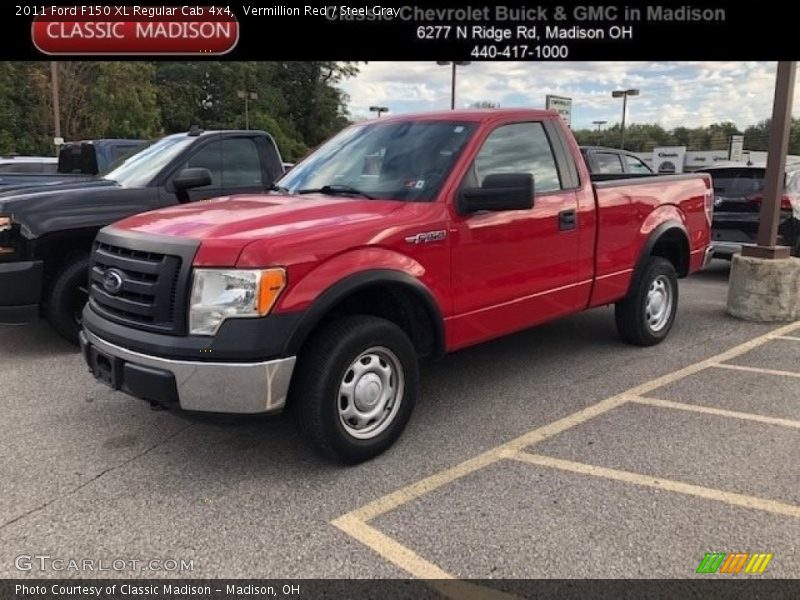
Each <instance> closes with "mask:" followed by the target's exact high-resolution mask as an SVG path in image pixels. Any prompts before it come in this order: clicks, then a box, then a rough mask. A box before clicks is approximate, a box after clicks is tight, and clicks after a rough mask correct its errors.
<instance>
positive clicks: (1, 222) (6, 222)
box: [0, 217, 14, 232]
mask: <svg viewBox="0 0 800 600" xmlns="http://www.w3.org/2000/svg"><path fill="white" fill-rule="evenodd" d="M13 224H14V221H12V220H11V217H0V232H2V231H8V230H10V229H11V226H12V225H13Z"/></svg>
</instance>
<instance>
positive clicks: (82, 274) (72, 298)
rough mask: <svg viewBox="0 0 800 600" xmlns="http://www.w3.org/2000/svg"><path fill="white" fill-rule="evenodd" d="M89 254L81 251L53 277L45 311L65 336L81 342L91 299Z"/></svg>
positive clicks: (51, 321) (75, 342) (50, 320)
mask: <svg viewBox="0 0 800 600" xmlns="http://www.w3.org/2000/svg"><path fill="white" fill-rule="evenodd" d="M88 287H89V257H88V256H87V255H85V254H79V255H76V256H74V257H73V258H71V259H70V260H68V261H67V262H65V263H64V264H63V265H62V266H61V268H59V270H58V272H57V273H56V274H55V276H54V277H53V281H52V284H51V285H50V290H49V293H48V295H47V298H46V305H45V315H46V317H47V320H48V321H49V322H50V325H52V326H53V329H55V330H56V331H57V332H58V333H59V334H60V335H61V337H63V338H64V339H65V340H67V341H68V342H71V343H73V344H75V345H76V346H77V345H78V332H79V331H80V329H81V321H82V315H83V307H84V306H86V302H87V301H88V300H89V291H88Z"/></svg>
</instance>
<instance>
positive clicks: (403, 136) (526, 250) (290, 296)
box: [81, 109, 713, 463]
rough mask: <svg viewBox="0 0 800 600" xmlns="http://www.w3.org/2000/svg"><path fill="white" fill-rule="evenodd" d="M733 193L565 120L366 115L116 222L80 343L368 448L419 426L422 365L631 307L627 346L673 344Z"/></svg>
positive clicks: (312, 432)
mask: <svg viewBox="0 0 800 600" xmlns="http://www.w3.org/2000/svg"><path fill="white" fill-rule="evenodd" d="M712 204H713V194H712V188H711V181H710V178H709V177H708V176H707V175H674V176H666V177H664V176H661V177H655V176H654V177H637V178H636V179H631V180H624V179H623V180H616V181H606V182H602V183H593V182H592V180H591V178H590V176H589V173H588V171H587V168H586V165H585V164H584V162H583V160H582V158H581V154H580V151H579V149H578V146H577V144H576V143H575V140H574V139H573V137H572V135H571V133H570V132H569V130H568V129H566V128H565V126H564V125H563V122H562V120H561V119H560V118H559V117H558V115H557V114H556V113H553V112H548V111H539V110H521V109H520V110H490V111H480V110H469V111H452V112H446V113H430V114H420V115H411V116H409V115H403V116H395V117H391V118H384V119H380V120H375V121H371V122H367V123H359V124H356V125H353V126H351V127H350V128H348V129H346V130H344V131H343V132H342V133H340V134H338V135H337V136H335V137H334V138H333V139H332V140H331V141H329V142H327V143H325V144H324V145H322V146H321V147H320V148H318V149H317V150H316V151H315V152H314V153H312V154H311V155H310V156H309V157H308V158H306V159H305V160H303V161H302V162H301V163H300V164H298V165H297V166H295V167H294V168H293V169H292V170H291V171H290V172H289V173H288V174H287V175H286V176H285V177H283V178H282V179H281V180H280V181H278V183H277V185H276V187H275V191H274V193H268V194H258V195H238V196H234V197H228V198H222V199H216V200H210V201H208V202H203V203H199V204H194V205H184V206H178V207H174V208H169V209H164V210H158V211H154V212H149V213H145V214H141V215H138V216H135V217H132V218H129V219H126V220H123V221H121V222H119V223H116V224H114V225H111V226H109V227H106V228H104V229H103V230H102V231H100V233H99V234H98V236H97V239H96V241H95V243H94V250H93V253H92V256H91V260H90V270H91V289H90V300H89V303H88V304H87V306H86V308H85V310H84V318H83V331H82V333H81V345H82V349H83V352H84V356H85V359H86V361H87V363H88V365H89V367H90V369H91V371H92V372H93V374H94V375H95V377H96V378H98V379H99V380H100V381H101V382H104V383H106V384H107V385H110V386H111V387H112V388H114V389H119V390H122V391H124V392H126V393H128V394H130V395H133V396H137V397H139V398H143V399H145V400H148V401H150V402H152V403H157V404H160V405H163V406H166V407H175V408H179V409H183V410H187V411H210V412H221V413H269V412H273V411H277V410H280V409H282V408H284V407H285V406H286V407H288V408H289V409H290V410H291V411H293V412H294V414H295V416H296V418H297V422H298V424H299V427H300V429H301V431H302V432H303V433H304V435H305V436H306V437H307V439H308V440H310V442H311V443H312V444H313V445H314V446H315V447H316V448H318V449H319V450H320V451H322V452H323V453H325V454H327V455H329V456H331V457H333V458H334V459H337V460H340V461H344V462H351V463H352V462H359V461H363V460H366V459H369V458H371V457H373V456H375V455H377V454H379V453H380V452H382V451H383V450H385V449H386V448H387V447H389V446H390V445H391V444H392V443H393V442H394V441H395V439H397V437H398V436H399V435H400V433H401V431H402V430H403V428H404V427H405V425H406V423H407V421H408V420H409V417H410V415H411V411H412V409H413V407H414V404H415V402H416V401H417V397H418V395H419V375H418V361H420V360H424V359H435V358H438V357H441V356H442V355H444V354H446V353H448V352H453V351H455V350H459V349H462V348H466V347H468V346H472V345H474V344H478V343H480V342H483V341H486V340H490V339H492V338H496V337H499V336H502V335H505V334H508V333H511V332H514V331H518V330H521V329H524V328H527V327H531V326H533V325H536V324H538V323H543V322H545V321H548V320H551V319H555V318H557V317H562V316H564V315H569V314H571V313H576V312H578V311H582V310H585V309H588V308H592V307H595V306H602V305H607V304H611V303H614V304H615V305H616V322H617V327H618V329H619V333H620V335H621V337H622V338H623V339H624V340H627V341H628V342H631V343H633V344H639V345H644V346H647V345H652V344H656V343H658V342H660V341H661V340H663V339H664V338H665V337H666V335H667V333H668V332H669V331H670V328H671V327H672V324H673V322H674V320H675V314H676V309H677V306H678V283H677V280H678V278H679V277H684V276H686V275H688V274H690V273H692V272H694V271H697V270H699V269H701V268H702V266H703V265H704V261H705V260H706V257H707V249H708V245H709V226H710V223H711V217H712Z"/></svg>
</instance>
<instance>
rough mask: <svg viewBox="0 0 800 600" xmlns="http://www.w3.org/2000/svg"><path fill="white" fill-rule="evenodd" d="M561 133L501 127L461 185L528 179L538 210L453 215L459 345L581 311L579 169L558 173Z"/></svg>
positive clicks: (526, 125) (530, 125) (533, 125)
mask: <svg viewBox="0 0 800 600" xmlns="http://www.w3.org/2000/svg"><path fill="white" fill-rule="evenodd" d="M556 133H557V130H556V129H555V128H553V127H550V126H549V124H548V126H547V127H546V126H545V124H544V123H542V122H522V123H508V124H502V125H499V126H497V127H496V128H495V129H493V130H492V131H491V132H490V133H489V135H488V136H487V137H486V139H485V140H484V142H483V144H482V146H481V147H480V149H479V151H478V152H477V154H476V157H475V159H474V161H473V163H472V166H471V167H470V169H469V170H468V172H467V174H466V176H465V178H464V181H463V182H462V184H461V186H462V187H467V186H473V187H474V186H480V185H481V183H482V182H483V180H484V178H485V177H486V176H487V175H490V174H493V173H531V174H532V175H533V178H534V204H533V208H531V209H529V210H514V211H502V212H488V211H485V212H480V213H475V214H470V215H458V214H455V215H454V222H453V223H454V225H453V244H452V267H453V268H452V290H453V299H454V300H453V302H454V318H453V329H452V332H451V335H452V337H453V339H452V342H453V345H454V346H462V345H466V344H469V343H474V342H477V341H480V340H482V339H488V338H491V337H494V336H497V335H502V334H504V333H508V332H511V331H514V330H518V329H522V328H525V327H528V326H531V325H534V324H536V323H539V322H542V321H545V320H548V319H551V318H553V317H556V316H558V315H561V314H565V313H569V312H572V311H574V310H575V309H576V306H577V304H578V297H579V291H578V290H577V289H576V288H577V287H578V285H579V283H580V282H578V223H577V208H578V206H577V194H576V188H577V185H578V182H577V175H576V174H575V171H574V163H573V166H572V172H571V174H567V173H562V172H561V171H562V170H564V168H563V164H560V163H563V154H564V146H563V144H561V141H560V140H551V137H554V136H555V135H556ZM553 141H555V142H556V143H555V145H556V146H557V147H558V152H559V153H560V154H559V155H558V156H559V160H557V159H556V156H557V154H556V152H555V151H554V143H553ZM453 212H454V213H455V212H456V211H455V207H454V208H453ZM585 285H586V286H587V287H588V286H589V285H590V282H585Z"/></svg>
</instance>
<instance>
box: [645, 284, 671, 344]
mask: <svg viewBox="0 0 800 600" xmlns="http://www.w3.org/2000/svg"><path fill="white" fill-rule="evenodd" d="M673 296H674V294H673V292H672V282H671V281H670V280H669V278H668V277H667V276H666V275H659V276H658V277H656V278H655V279H654V280H653V282H652V283H651V284H650V288H649V289H648V290H647V299H646V300H645V308H644V313H645V320H646V321H647V326H648V327H649V328H650V331H652V332H654V333H657V332H659V331H661V330H662V329H664V327H666V326H667V324H668V323H669V320H670V316H671V315H672V304H673V302H674V300H673Z"/></svg>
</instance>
